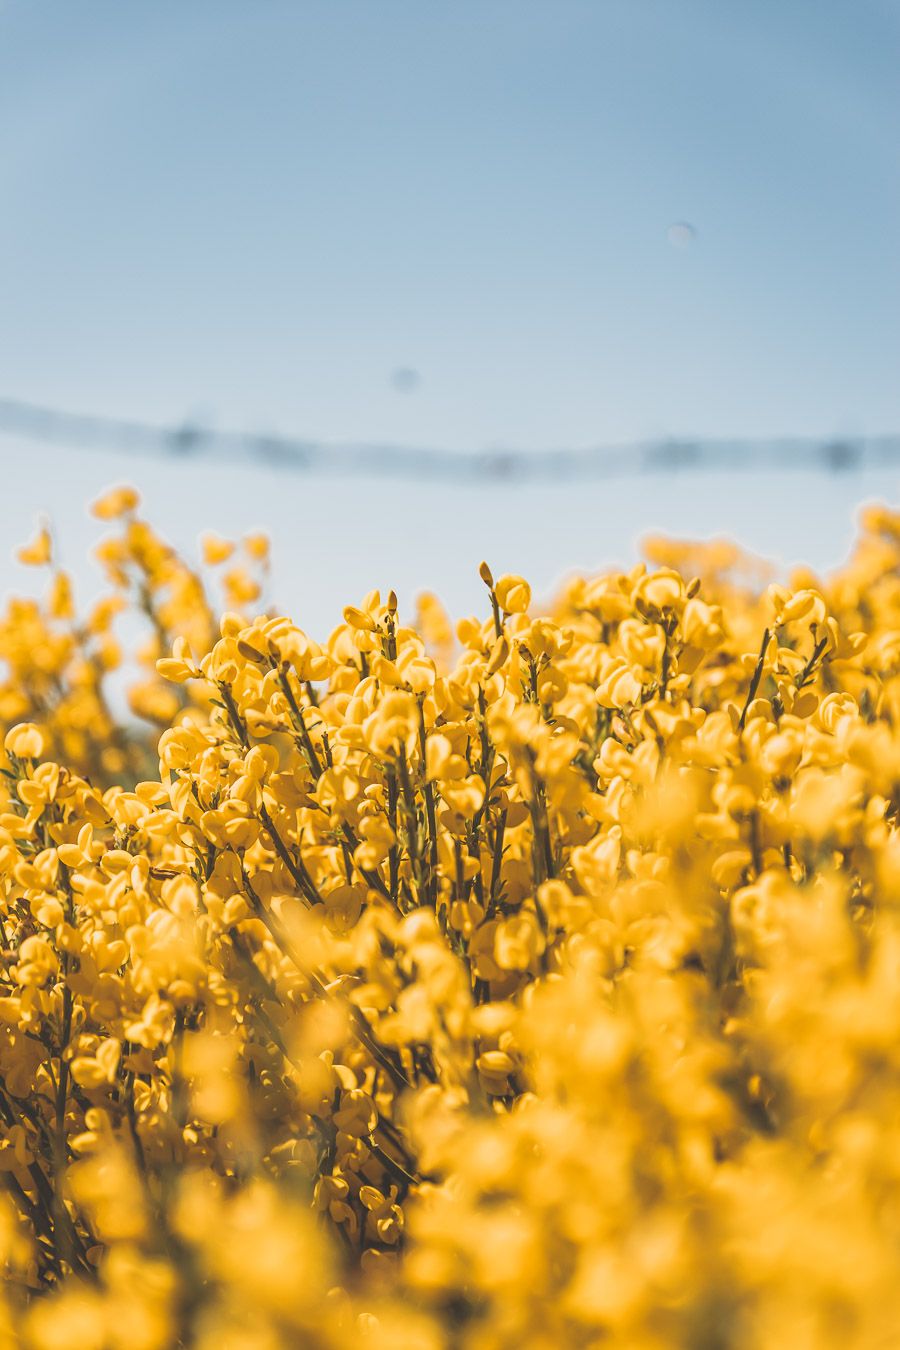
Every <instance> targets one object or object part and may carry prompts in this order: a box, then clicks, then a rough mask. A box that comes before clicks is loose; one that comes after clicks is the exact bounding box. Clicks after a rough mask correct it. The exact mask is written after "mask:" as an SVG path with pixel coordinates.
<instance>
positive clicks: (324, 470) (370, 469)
mask: <svg viewBox="0 0 900 1350" xmlns="http://www.w3.org/2000/svg"><path fill="white" fill-rule="evenodd" d="M0 435H2V436H10V437H19V438H23V439H27V440H30V441H35V442H39V443H42V444H47V445H49V444H56V445H67V446H69V447H71V448H73V449H83V450H89V449H94V450H104V451H115V452H117V453H121V454H125V455H129V454H130V455H154V456H158V457H166V458H168V459H170V460H172V461H178V460H181V461H194V460H202V459H209V460H215V461H216V462H221V461H223V460H226V461H230V462H233V463H238V464H241V463H249V464H259V465H261V466H265V467H268V468H271V469H275V470H284V471H293V472H300V473H307V474H323V475H329V476H339V477H364V476H371V477H385V478H387V477H389V478H401V479H411V480H416V479H421V480H434V479H438V480H442V481H446V482H452V481H467V480H472V479H477V480H488V481H490V480H493V481H498V482H511V481H512V482H515V481H528V480H535V479H539V480H545V481H546V480H553V481H558V480H560V479H572V478H577V479H590V478H618V477H624V476H631V475H640V474H666V473H675V472H684V471H690V472H759V471H765V472H772V471H778V472H784V471H791V470H794V471H810V470H817V471H820V472H822V471H824V472H829V473H847V472H850V471H859V470H862V469H872V468H895V467H900V435H884V436H870V437H859V438H846V439H843V438H842V439H823V438H816V437H781V438H772V439H768V440H761V439H757V440H751V439H740V438H735V439H722V440H712V439H710V440H705V439H697V440H660V441H646V442H634V443H631V444H627V445H617V446H608V447H597V448H589V449H581V450H573V449H554V450H508V449H496V450H480V451H462V450H439V449H426V448H417V447H414V446H400V445H389V444H380V443H377V442H373V443H371V444H358V443H354V444H329V443H327V442H323V441H315V440H304V439H300V438H296V437H289V436H273V435H260V434H253V433H244V432H237V431H218V430H215V429H213V428H209V427H204V426H202V425H201V424H199V423H191V422H187V423H184V424H183V425H181V426H168V427H167V426H158V425H155V424H153V423H150V422H139V421H130V420H125V419H121V418H116V417H106V416H98V415H93V414H83V413H72V412H66V411H63V410H62V409H59V408H51V407H46V406H43V405H41V404H36V403H28V402H24V401H22V400H19V399H0Z"/></svg>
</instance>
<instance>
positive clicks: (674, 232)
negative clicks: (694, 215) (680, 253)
mask: <svg viewBox="0 0 900 1350" xmlns="http://www.w3.org/2000/svg"><path fill="white" fill-rule="evenodd" d="M667 233H668V237H669V243H670V244H671V245H672V247H673V248H690V246H691V244H693V242H694V240H695V239H696V238H697V231H696V230H695V229H694V227H693V225H691V224H689V222H688V221H686V220H676V221H675V223H674V224H672V225H670V226H669V229H668V232H667Z"/></svg>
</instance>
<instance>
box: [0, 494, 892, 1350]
mask: <svg viewBox="0 0 900 1350" xmlns="http://www.w3.org/2000/svg"><path fill="white" fill-rule="evenodd" d="M138 506H139V503H138V501H137V497H136V495H135V494H134V493H132V492H130V491H129V490H126V489H120V490H117V491H116V492H113V493H111V494H109V495H108V496H107V497H106V498H104V499H103V500H102V501H101V502H99V503H97V504H96V506H95V511H96V514H97V515H98V516H99V517H100V518H101V519H103V520H104V521H106V522H108V523H109V528H111V529H112V531H113V533H112V534H111V535H110V536H109V537H108V538H106V539H105V540H104V541H103V542H102V543H101V545H100V548H99V556H100V557H101V560H102V562H103V564H104V566H105V568H106V571H107V573H108V576H109V580H110V593H109V596H108V597H107V598H105V599H103V600H101V601H100V602H98V603H97V604H96V605H95V606H94V607H93V608H92V609H91V610H90V612H88V613H86V614H81V613H79V612H78V611H77V610H76V607H75V604H74V601H73V597H72V587H71V584H70V582H69V579H68V578H67V576H66V575H65V574H64V573H63V572H61V571H59V570H58V569H57V568H56V565H55V562H54V554H53V545H52V540H51V538H50V536H49V534H48V533H47V532H46V531H42V532H41V533H40V534H39V535H38V537H37V538H36V539H35V540H33V541H32V542H31V543H30V544H29V545H27V546H26V547H25V548H24V549H23V550H22V551H21V554H20V557H21V558H22V560H23V561H26V562H30V563H32V564H34V565H35V566H36V567H40V568H43V569H46V571H47V574H48V576H49V590H48V592H47V594H46V598H45V599H44V600H42V601H41V602H36V601H32V600H16V601H14V602H12V603H11V604H10V605H9V606H8V608H7V610H6V612H5V614H4V615H3V616H2V618H0V656H2V658H3V664H4V674H3V683H2V684H0V722H2V724H3V728H4V731H5V742H4V744H5V756H4V759H3V764H2V768H3V774H4V777H3V786H2V798H3V800H2V803H0V888H2V889H0V917H2V932H0V943H2V951H0V1182H2V1188H0V1256H2V1261H3V1264H4V1281H3V1294H2V1303H0V1345H2V1346H9V1347H18V1346H22V1347H27V1350H170V1347H186V1348H187V1347H198V1350H293V1347H313V1348H314V1350H336V1348H338V1347H340V1348H343V1347H354V1348H356V1347H359V1348H360V1350H366V1348H367V1347H372V1348H374V1350H420V1348H421V1350H440V1348H441V1347H447V1350H450V1348H451V1347H453V1348H454V1350H455V1348H456V1347H459V1348H460V1350H519V1348H520V1347H534V1348H535V1350H565V1347H597V1350H605V1348H606V1347H622V1348H623V1350H624V1348H627V1350H663V1348H664V1347H684V1348H685V1350H744V1348H745V1347H746V1350H756V1348H757V1347H765V1348H766V1350H770V1348H771V1350H788V1348H789V1350H818V1347H835V1350H837V1348H838V1347H840V1350H845V1348H846V1347H851V1348H852V1347H859V1348H863V1347H864V1348H865V1350H877V1347H889V1346H897V1345H900V517H898V516H893V515H891V514H889V513H888V512H886V511H882V510H870V511H868V513H866V515H865V516H864V519H863V522H862V533H861V537H860V539H859V542H858V545H857V548H856V551H855V553H854V555H853V557H852V559H851V560H850V562H849V563H848V564H847V565H846V566H844V567H843V568H842V569H841V570H840V571H839V572H837V573H836V574H835V575H833V576H832V577H831V578H830V579H829V580H821V579H817V578H816V577H814V576H812V575H807V574H796V575H795V576H793V577H792V578H791V585H790V586H789V587H782V586H776V585H769V586H768V587H767V586H766V585H765V579H764V578H761V575H760V572H759V569H755V568H754V566H753V565H752V564H750V563H748V562H746V561H745V560H743V559H742V558H741V557H740V556H739V554H738V553H737V551H736V550H733V549H731V548H730V547H728V546H725V545H722V544H716V545H707V546H697V547H689V546H682V545H670V544H664V543H661V542H656V543H654V544H652V545H651V546H650V548H649V553H650V556H651V560H652V561H651V565H650V567H649V568H648V567H647V566H645V565H643V564H642V565H640V566H638V567H635V568H633V569H632V570H631V571H629V572H625V573H618V574H612V573H611V574H608V575H604V576H599V577H593V578H583V579H575V580H572V581H570V582H569V583H568V584H567V585H566V586H565V588H564V590H563V593H562V594H561V595H560V596H559V597H558V598H557V600H556V602H555V604H553V605H552V606H551V607H549V608H548V609H547V610H546V612H542V611H541V610H540V609H539V608H538V607H537V606H535V605H534V604H533V602H532V597H531V593H530V590H529V587H528V585H527V583H526V582H525V581H524V580H523V579H522V578H520V577H514V576H501V577H497V578H496V580H495V579H494V577H493V576H492V574H491V572H490V570H489V568H488V567H487V566H486V565H482V569H481V576H482V579H483V581H484V583H485V592H484V612H483V614H481V615H479V616H478V617H475V618H467V619H463V620H462V622H460V623H459V624H458V625H457V626H456V629H455V631H454V629H453V628H452V627H451V625H450V623H449V622H448V620H447V618H446V616H445V615H444V613H443V611H442V609H441V607H440V605H439V604H438V602H437V601H436V600H435V599H434V598H433V597H427V596H426V597H424V598H423V599H422V600H421V602H420V607H419V614H418V617H417V620H416V624H415V626H408V625H407V624H406V623H404V622H403V620H402V619H401V618H400V616H399V615H398V613H397V606H396V600H395V598H394V596H393V595H388V596H386V597H383V596H382V595H380V594H379V593H378V592H377V591H373V592H371V593H370V594H369V595H367V596H366V597H364V598H363V599H362V600H361V601H360V602H359V603H358V605H356V606H351V607H348V608H347V609H346V610H345V611H344V616H343V622H342V623H341V624H340V625H339V626H338V627H337V628H336V629H335V631H334V632H333V633H332V634H331V635H330V637H328V638H327V640H323V635H318V637H319V640H318V641H317V640H315V639H314V638H313V637H312V636H309V635H307V634H306V633H304V632H302V631H301V630H300V629H299V628H297V627H296V626H295V625H294V624H293V623H292V622H291V620H290V619H289V618H285V617H280V616H277V615H273V614H270V613H263V614H261V615H260V616H259V617H253V615H254V614H256V613H258V611H259V610H261V609H264V608H265V603H266V601H265V593H264V587H265V585H266V578H267V569H268V560H267V549H266V541H265V540H264V539H263V538H261V537H260V536H250V537H248V538H247V539H245V540H244V541H241V542H240V543H238V544H234V543H232V542H231V541H227V540H223V539H220V538H218V537H217V536H212V535H211V536H208V537H206V538H205V540H204V543H203V553H204V565H203V574H204V575H205V576H206V580H204V579H203V576H202V575H201V572H198V571H195V570H193V569H192V568H191V567H190V566H188V564H186V563H185V562H183V561H182V560H181V559H179V558H178V557H176V556H175V555H174V553H173V552H172V551H171V549H170V548H168V547H167V546H166V544H165V543H164V542H163V541H162V540H161V539H160V538H159V537H158V536H157V535H156V534H155V533H154V532H153V531H152V529H151V528H150V527H149V526H148V525H147V524H146V523H145V522H144V521H143V520H142V519H140V517H139V516H138V514H137V511H138ZM104 528H106V526H104ZM210 578H212V580H211V581H210ZM211 593H212V594H215V595H221V597H222V599H221V605H220V604H219V602H218V601H215V602H214V601H211V600H210V599H209V598H208V597H209V595H210V594H211ZM220 607H221V608H223V609H224V610H225V612H224V614H223V616H222V617H221V619H218V618H217V617H214V614H215V613H216V612H217V611H218V609H219V608H220ZM123 609H131V610H133V611H134V612H135V614H137V615H139V616H141V618H142V620H143V622H144V625H145V629H144V635H143V637H142V638H141V639H139V641H138V649H137V652H136V661H137V664H136V666H135V669H141V671H142V673H140V674H139V676H137V677H136V678H133V679H132V680H131V683H130V689H129V699H130V703H131V709H132V713H133V716H130V717H127V718H125V719H124V721H123V720H122V719H117V717H116V716H115V714H114V712H113V711H111V708H110V702H109V699H108V695H107V689H108V686H109V683H110V676H111V675H112V676H113V678H114V679H115V678H116V677H115V672H116V670H117V668H118V667H120V666H121V663H122V661H123V656H122V652H121V651H120V649H119V646H118V644H117V641H116V638H115V637H114V630H115V629H116V625H117V622H119V620H118V618H117V616H118V615H119V612H120V611H121V610H123ZM120 626H121V624H120ZM126 628H128V630H129V631H131V632H134V631H135V630H136V628H137V624H136V622H135V621H134V620H133V619H131V620H127V622H126ZM137 719H140V721H139V720H137ZM141 727H144V728H147V727H149V728H151V730H150V731H149V732H145V731H142V730H140V728H141ZM157 742H158V744H157Z"/></svg>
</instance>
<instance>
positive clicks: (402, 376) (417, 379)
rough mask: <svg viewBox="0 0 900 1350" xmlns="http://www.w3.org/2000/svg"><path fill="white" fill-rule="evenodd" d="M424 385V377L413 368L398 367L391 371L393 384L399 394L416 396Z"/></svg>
mask: <svg viewBox="0 0 900 1350" xmlns="http://www.w3.org/2000/svg"><path fill="white" fill-rule="evenodd" d="M421 383H422V376H421V375H420V374H419V372H418V371H417V370H413V368H412V366H398V367H397V369H396V370H392V371H391V384H392V385H393V387H394V388H395V389H396V391H397V393H398V394H414V393H415V392H416V390H417V389H418V387H419V385H420V384H421Z"/></svg>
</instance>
